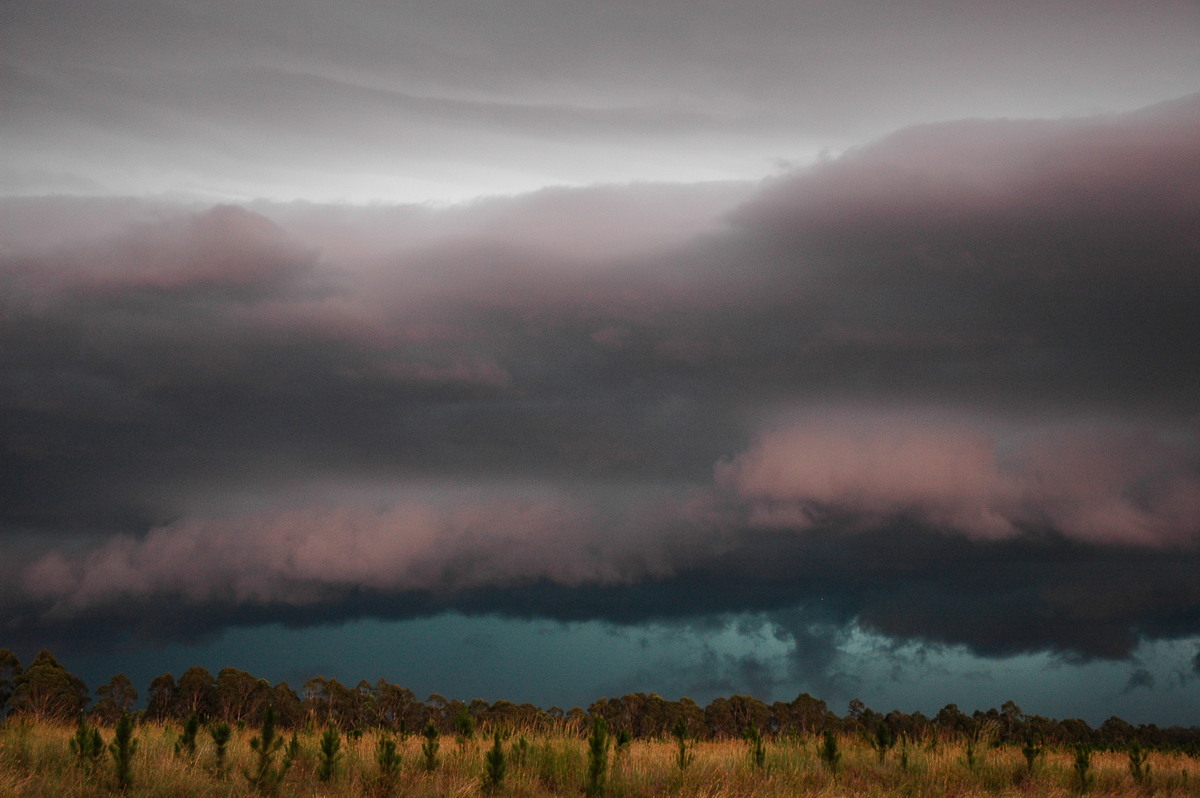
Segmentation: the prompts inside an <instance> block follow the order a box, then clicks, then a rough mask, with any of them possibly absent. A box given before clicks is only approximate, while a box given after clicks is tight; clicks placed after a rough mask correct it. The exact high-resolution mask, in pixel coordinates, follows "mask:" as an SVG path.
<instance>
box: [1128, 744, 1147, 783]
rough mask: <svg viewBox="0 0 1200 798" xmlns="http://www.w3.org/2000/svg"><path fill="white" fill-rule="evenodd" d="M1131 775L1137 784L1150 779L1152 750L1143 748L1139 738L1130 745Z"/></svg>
mask: <svg viewBox="0 0 1200 798" xmlns="http://www.w3.org/2000/svg"><path fill="white" fill-rule="evenodd" d="M1128 753H1129V775H1131V776H1133V780H1134V782H1136V783H1137V784H1145V783H1146V782H1147V781H1148V780H1149V779H1150V762H1149V761H1148V760H1149V757H1150V752H1149V751H1147V750H1146V749H1144V748H1142V746H1141V744H1140V743H1138V741H1137V740H1134V741H1133V745H1131V746H1129V752H1128Z"/></svg>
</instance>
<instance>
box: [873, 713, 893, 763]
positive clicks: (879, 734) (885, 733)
mask: <svg viewBox="0 0 1200 798" xmlns="http://www.w3.org/2000/svg"><path fill="white" fill-rule="evenodd" d="M895 744H896V736H895V735H894V734H892V728H891V727H890V726H888V725H887V724H886V723H884V722H883V721H880V722H879V725H878V726H876V727H875V736H874V737H873V738H872V739H871V746H872V747H873V748H874V749H875V752H876V753H877V754H879V764H881V765H882V764H883V760H884V759H886V758H887V753H888V751H890V750H891V749H892V746H894V745H895Z"/></svg>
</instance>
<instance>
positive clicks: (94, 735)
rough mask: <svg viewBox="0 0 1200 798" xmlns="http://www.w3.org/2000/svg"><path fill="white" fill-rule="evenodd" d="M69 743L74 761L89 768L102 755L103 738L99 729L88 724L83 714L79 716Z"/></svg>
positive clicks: (92, 766) (93, 765)
mask: <svg viewBox="0 0 1200 798" xmlns="http://www.w3.org/2000/svg"><path fill="white" fill-rule="evenodd" d="M70 745H71V753H73V754H75V760H76V762H78V763H79V764H80V765H81V766H86V767H88V768H89V769H92V768H94V767H95V764H96V761H97V760H98V759H99V758H100V757H101V756H103V755H104V739H103V738H102V737H101V736H100V730H99V729H96V728H93V727H90V726H88V724H87V719H86V718H85V717H84V716H83V715H80V716H79V725H78V726H77V727H76V728H75V736H74V737H72V738H71V743H70Z"/></svg>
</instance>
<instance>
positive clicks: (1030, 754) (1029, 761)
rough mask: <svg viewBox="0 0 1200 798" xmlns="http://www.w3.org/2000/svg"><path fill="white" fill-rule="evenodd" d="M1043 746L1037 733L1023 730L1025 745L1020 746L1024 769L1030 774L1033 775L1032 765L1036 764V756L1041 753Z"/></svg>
mask: <svg viewBox="0 0 1200 798" xmlns="http://www.w3.org/2000/svg"><path fill="white" fill-rule="evenodd" d="M1044 750H1045V746H1044V745H1043V744H1042V741H1041V739H1040V738H1039V737H1037V735H1035V734H1034V733H1033V732H1032V731H1026V732H1025V745H1023V746H1021V754H1022V755H1023V756H1024V757H1025V769H1026V772H1028V773H1029V774H1030V775H1033V766H1034V765H1035V764H1037V760H1038V757H1039V756H1041V755H1042V752H1043V751H1044Z"/></svg>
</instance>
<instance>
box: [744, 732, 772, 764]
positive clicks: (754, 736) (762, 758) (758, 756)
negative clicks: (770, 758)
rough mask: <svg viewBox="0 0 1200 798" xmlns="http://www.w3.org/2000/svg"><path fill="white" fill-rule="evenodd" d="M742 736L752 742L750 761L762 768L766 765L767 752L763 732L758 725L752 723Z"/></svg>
mask: <svg viewBox="0 0 1200 798" xmlns="http://www.w3.org/2000/svg"><path fill="white" fill-rule="evenodd" d="M742 736H744V737H745V738H746V742H747V743H749V744H750V761H751V762H753V763H754V766H755V767H756V768H758V769H759V770H762V769H763V768H765V767H766V761H767V752H766V748H765V747H764V746H763V738H762V733H760V732H759V730H758V726H756V725H754V724H751V725H750V726H748V727H747V728H746V732H745V734H743V735H742Z"/></svg>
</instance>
